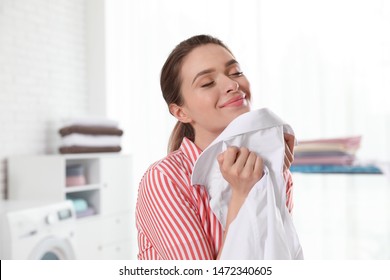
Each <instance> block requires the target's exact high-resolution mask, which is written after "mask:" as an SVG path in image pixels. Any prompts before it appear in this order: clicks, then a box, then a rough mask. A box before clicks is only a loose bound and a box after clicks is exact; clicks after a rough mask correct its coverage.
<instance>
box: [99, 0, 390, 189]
mask: <svg viewBox="0 0 390 280" xmlns="http://www.w3.org/2000/svg"><path fill="white" fill-rule="evenodd" d="M388 2H389V1H386V0H362V1H353V0H328V1H312V0H296V1H288V0H274V1H261V0H243V1H241V0H240V1H238V0H236V1H235V0H228V1H226V0H197V1H180V0H165V1H159V0H145V1H126V0H116V1H106V34H107V35H106V37H107V41H106V65H107V69H106V71H107V72H106V74H107V102H108V103H107V112H108V116H109V117H111V118H114V119H117V120H119V121H120V123H121V126H122V127H123V129H124V130H125V135H124V138H123V148H124V151H125V152H126V153H129V154H131V155H132V156H133V158H134V172H133V174H132V176H133V180H134V185H135V186H137V185H138V183H139V180H140V179H141V177H142V175H143V173H144V171H145V170H146V169H147V167H148V166H149V165H150V164H151V163H153V162H154V161H156V160H158V159H160V158H161V157H163V156H164V155H165V154H166V147H167V141H168V137H169V135H170V132H171V130H172V128H173V125H174V123H175V119H174V118H173V117H172V116H171V115H170V114H169V112H168V109H167V106H166V104H165V103H164V101H163V98H162V96H161V91H160V87H159V74H160V69H161V66H162V64H163V62H164V61H165V59H166V57H167V55H168V54H169V52H170V51H171V50H172V49H173V47H174V46H175V45H176V44H177V43H178V42H180V41H181V40H183V39H185V38H187V37H190V36H192V35H195V34H201V33H206V34H211V35H214V36H217V37H219V38H220V39H222V40H223V41H224V42H225V43H227V45H228V46H229V47H230V48H231V50H232V51H233V53H234V54H235V56H236V57H237V58H238V61H239V62H240V63H241V65H242V68H243V70H244V72H245V74H246V75H247V76H248V78H249V80H250V81H251V85H252V95H253V106H252V108H260V107H269V108H271V109H272V110H273V111H275V112H276V113H278V114H279V115H280V116H281V117H282V118H283V119H285V120H286V121H287V122H289V123H290V124H291V125H292V126H293V127H294V129H295V131H296V134H297V137H298V140H299V139H308V138H320V137H341V136H349V135H363V142H362V147H361V149H360V150H359V154H358V156H360V157H361V158H363V159H375V160H382V161H389V159H390V148H389V145H388V143H390V109H389V106H390V94H389V93H390V7H389V3H388Z"/></svg>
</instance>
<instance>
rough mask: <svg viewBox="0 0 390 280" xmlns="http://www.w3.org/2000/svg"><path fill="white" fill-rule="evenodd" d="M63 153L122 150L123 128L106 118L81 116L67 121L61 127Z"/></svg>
mask: <svg viewBox="0 0 390 280" xmlns="http://www.w3.org/2000/svg"><path fill="white" fill-rule="evenodd" d="M59 134H60V135H61V144H60V147H59V152H60V153H61V154H72V153H101V152H120V151H121V137H122V135H123V130H121V129H120V128H118V123H117V122H116V121H113V120H109V119H106V118H80V119H72V120H69V121H66V122H65V123H64V125H63V126H62V127H61V128H60V130H59Z"/></svg>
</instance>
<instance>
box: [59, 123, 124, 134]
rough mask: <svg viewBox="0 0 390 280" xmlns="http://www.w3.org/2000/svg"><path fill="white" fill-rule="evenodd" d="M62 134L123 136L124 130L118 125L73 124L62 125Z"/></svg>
mask: <svg viewBox="0 0 390 280" xmlns="http://www.w3.org/2000/svg"><path fill="white" fill-rule="evenodd" d="M58 132H59V133H60V134H61V136H66V135H69V134H72V133H80V134H88V135H117V136H122V134H123V130H121V129H119V128H116V127H107V126H82V125H72V126H66V127H62V128H61V129H60V130H59V131H58Z"/></svg>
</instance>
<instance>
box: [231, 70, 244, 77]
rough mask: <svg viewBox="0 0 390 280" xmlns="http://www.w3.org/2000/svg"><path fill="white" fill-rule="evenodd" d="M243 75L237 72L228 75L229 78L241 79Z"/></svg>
mask: <svg viewBox="0 0 390 280" xmlns="http://www.w3.org/2000/svg"><path fill="white" fill-rule="evenodd" d="M243 74H244V72H242V71H237V72H234V73H232V74H230V75H229V76H231V77H241V76H242V75H243Z"/></svg>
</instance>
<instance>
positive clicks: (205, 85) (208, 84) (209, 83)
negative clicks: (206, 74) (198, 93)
mask: <svg viewBox="0 0 390 280" xmlns="http://www.w3.org/2000/svg"><path fill="white" fill-rule="evenodd" d="M212 85H214V81H210V82H208V83H204V84H202V85H201V87H202V88H206V87H211V86H212Z"/></svg>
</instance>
